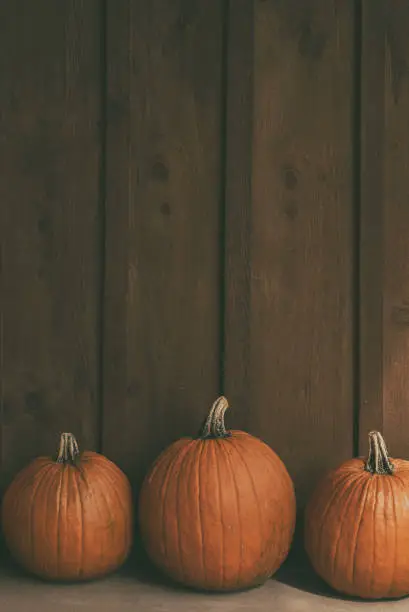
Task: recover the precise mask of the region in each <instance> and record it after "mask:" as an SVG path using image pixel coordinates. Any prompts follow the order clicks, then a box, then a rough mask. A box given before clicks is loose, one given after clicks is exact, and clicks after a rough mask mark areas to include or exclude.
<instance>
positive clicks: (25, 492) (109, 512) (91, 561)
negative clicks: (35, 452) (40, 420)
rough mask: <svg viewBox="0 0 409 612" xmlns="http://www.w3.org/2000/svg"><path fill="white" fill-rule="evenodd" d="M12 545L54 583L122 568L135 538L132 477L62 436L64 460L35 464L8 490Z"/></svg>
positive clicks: (6, 524) (20, 558)
mask: <svg viewBox="0 0 409 612" xmlns="http://www.w3.org/2000/svg"><path fill="white" fill-rule="evenodd" d="M2 527H3V532H4V537H5V541H6V544H7V546H8V548H9V550H10V552H11V554H12V556H13V557H14V558H15V559H16V561H17V562H19V563H20V565H21V566H23V567H24V568H25V569H26V570H28V571H29V572H32V573H33V574H36V575H37V576H40V577H42V578H46V579H54V580H77V579H79V580H85V579H91V578H97V577H99V576H102V575H104V574H107V573H108V572H111V571H113V570H115V569H116V568H117V567H119V566H120V565H121V564H122V563H123V561H124V560H125V559H126V557H127V555H128V552H129V550H130V546H131V540H132V496H131V488H130V484H129V481H128V479H127V477H126V476H125V474H124V473H123V472H122V471H121V470H120V469H119V468H118V467H117V466H116V465H115V464H114V463H112V462H111V461H109V459H107V458H106V457H104V456H103V455H100V454H98V453H95V452H92V451H85V452H83V453H81V454H80V451H79V448H78V444H77V441H76V439H75V437H74V436H73V435H72V434H70V433H63V434H62V435H61V441H60V449H59V453H58V456H57V458H56V460H54V459H52V458H51V457H39V458H37V459H34V460H33V461H32V462H31V463H30V464H29V465H28V466H27V467H25V468H24V469H23V470H21V471H20V472H19V474H17V476H16V477H15V479H14V480H13V481H12V482H11V484H10V486H9V487H8V489H7V490H6V492H5V495H4V498H3V504H2Z"/></svg>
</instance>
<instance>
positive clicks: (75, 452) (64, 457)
mask: <svg viewBox="0 0 409 612" xmlns="http://www.w3.org/2000/svg"><path fill="white" fill-rule="evenodd" d="M79 454H80V449H79V448H78V443H77V440H76V439H75V436H73V435H72V434H71V433H62V434H61V438H60V450H59V451H58V457H57V463H71V464H72V465H75V463H76V460H77V457H79Z"/></svg>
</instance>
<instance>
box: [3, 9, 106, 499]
mask: <svg viewBox="0 0 409 612" xmlns="http://www.w3.org/2000/svg"><path fill="white" fill-rule="evenodd" d="M100 16H101V15H100V3H99V2H98V1H97V0H89V1H87V2H82V1H80V0H71V1H69V2H63V3H61V4H60V3H55V2H52V1H51V0H39V2H36V3H32V2H29V1H27V0H17V1H16V2H12V3H10V2H3V3H1V5H0V74H1V88H0V109H1V114H0V166H1V169H2V173H1V174H2V177H1V179H0V221H1V223H0V244H1V270H0V291H1V293H0V322H1V338H0V354H1V361H0V368H1V371H0V381H1V412H0V415H1V421H0V423H1V472H0V488H2V486H3V485H4V484H6V483H7V482H8V481H9V479H10V478H11V477H12V476H14V475H15V473H16V471H17V470H18V469H19V468H21V467H22V466H23V465H24V464H25V463H26V462H27V461H28V460H29V459H31V458H32V457H35V456H37V455H39V454H44V453H46V454H50V453H54V452H55V451H57V446H56V445H57V444H58V439H59V433H60V432H61V431H65V430H66V431H70V430H72V431H73V432H74V433H75V434H76V435H77V436H78V438H79V441H80V443H81V445H82V446H89V447H91V448H95V445H96V443H97V433H98V426H97V412H98V407H97V344H98V342H97V325H96V322H97V312H98V306H97V303H98V302H97V297H98V222H97V212H98V197H99V154H100V153H99V152H100V123H99V120H100V89H101V80H100V79H101V64H100V38H99V27H100Z"/></svg>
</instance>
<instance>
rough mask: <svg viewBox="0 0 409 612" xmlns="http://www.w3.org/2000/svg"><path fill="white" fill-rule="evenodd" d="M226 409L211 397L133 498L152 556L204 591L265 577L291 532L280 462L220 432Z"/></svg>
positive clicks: (290, 503) (290, 502) (252, 442)
mask: <svg viewBox="0 0 409 612" xmlns="http://www.w3.org/2000/svg"><path fill="white" fill-rule="evenodd" d="M227 407H228V403H227V400H226V398H224V397H220V398H218V399H217V400H216V402H215V403H214V404H213V406H212V408H211V410H210V413H209V415H208V417H207V419H206V421H205V422H204V425H203V427H202V430H201V432H200V434H199V436H198V437H197V438H195V439H193V438H182V439H180V440H178V441H176V442H174V443H173V444H172V445H171V446H169V447H168V448H167V449H166V450H165V451H164V452H163V453H162V454H161V455H160V456H159V457H158V459H157V460H156V462H155V463H154V464H153V466H152V468H151V469H150V471H149V473H148V474H147V476H146V478H145V480H144V483H143V486H142V489H141V493H140V500H139V521H140V529H141V537H142V541H143V542H144V544H145V547H146V550H147V552H148V554H149V556H150V558H151V559H152V561H153V562H154V563H155V564H156V565H157V566H158V567H159V568H161V569H162V570H163V571H164V572H165V573H167V574H168V575H169V576H170V577H171V578H173V579H174V580H176V581H178V582H181V583H183V584H185V585H188V586H191V587H195V588H199V589H204V590H235V589H242V588H246V587H250V586H255V585H257V584H260V583H262V582H264V581H265V580H266V579H267V578H268V577H269V576H271V575H272V574H273V573H274V572H275V571H276V570H277V569H278V567H279V566H280V565H281V563H282V562H283V561H284V559H285V558H286V556H287V553H288V551H289V548H290V544H291V540H292V536H293V531H294V522H295V495H294V488H293V484H292V481H291V478H290V476H289V474H288V472H287V470H286V468H285V466H284V464H283V463H282V461H281V460H280V459H279V457H278V456H277V455H276V454H275V452H274V451H273V450H272V449H271V448H270V447H269V446H267V444H265V443H264V442H262V441H261V440H259V439H258V438H255V437H253V436H251V435H250V434H248V433H245V432H243V431H227V430H226V428H225V425H224V413H225V411H226V408H227Z"/></svg>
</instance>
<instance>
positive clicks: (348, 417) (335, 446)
mask: <svg viewBox="0 0 409 612" xmlns="http://www.w3.org/2000/svg"><path fill="white" fill-rule="evenodd" d="M250 4H252V10H253V13H252V15H249V14H248V13H249V5H250ZM243 8H244V9H245V10H243V12H242V9H243ZM230 10H231V13H230V27H231V31H230V36H229V40H230V48H229V66H230V81H229V94H228V111H227V113H228V117H230V119H228V134H227V139H228V140H227V143H228V145H227V155H228V161H227V203H226V205H227V212H226V215H227V216H226V219H227V223H226V232H227V252H226V275H227V277H226V312H225V318H226V323H225V328H226V355H225V375H226V380H225V391H226V394H227V395H228V397H229V398H230V400H231V404H232V411H231V415H230V418H231V422H233V421H234V424H235V426H240V427H243V428H246V429H247V430H248V431H250V432H252V433H254V434H256V435H259V436H261V437H262V438H263V439H265V440H266V441H267V442H268V443H270V444H271V446H272V447H273V448H274V449H276V450H277V451H278V453H279V454H280V455H281V457H282V458H283V459H284V461H285V462H286V464H287V466H288V468H289V471H290V473H291V475H292V476H293V478H294V480H295V484H296V488H297V494H298V502H299V505H300V507H302V506H303V504H304V502H305V500H306V498H307V496H308V493H309V492H310V490H311V487H312V486H313V485H314V484H315V482H316V480H317V478H318V477H319V476H320V475H321V474H322V473H323V471H325V470H326V469H328V468H330V467H332V466H334V465H336V464H337V463H339V462H340V461H342V460H344V459H346V458H348V457H350V456H351V454H352V452H353V448H352V443H353V397H352V394H353V384H352V259H353V231H352V216H353V171H352V158H353V155H352V123H353V122H352V116H353V112H352V106H353V68H354V57H353V46H354V45H353V39H354V10H353V2H352V1H349V0H348V1H347V2H343V3H338V2H336V1H335V0H333V1H328V2H321V1H319V0H307V1H305V2H298V1H297V0H292V1H288V0H285V1H284V0H282V1H281V0H278V1H277V0H275V1H272V0H267V1H262V0H255V1H254V3H241V2H237V4H236V3H231V9H230ZM251 28H253V34H252V33H251ZM240 31H241V32H242V33H241V34H239V32H240ZM241 37H243V38H242V39H241ZM241 43H242V44H241ZM243 53H244V54H245V56H246V58H247V59H246V61H245V63H244V64H245V66H247V65H248V63H249V62H250V61H251V62H252V65H253V77H252V80H251V79H248V78H247V77H246V76H243V77H242V78H241V79H240V78H239V73H240V66H241V65H242V63H243ZM243 101H245V102H243ZM243 109H244V110H243ZM242 112H245V113H246V117H245V118H243V119H242V122H243V123H239V121H238V117H239V115H240V114H241V113H242ZM235 117H236V119H237V123H236V121H235V119H234V118H235ZM244 122H247V124H246V125H244ZM248 123H250V124H251V125H252V129H251V138H249V133H248V131H247V130H248ZM238 130H239V132H238ZM239 138H241V142H239ZM249 141H250V144H249ZM250 147H251V158H250V156H249V152H248V151H249V148H250ZM243 172H244V173H245V178H243ZM240 193H241V195H240ZM233 410H234V415H235V416H234V417H233Z"/></svg>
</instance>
